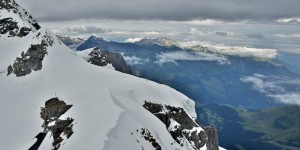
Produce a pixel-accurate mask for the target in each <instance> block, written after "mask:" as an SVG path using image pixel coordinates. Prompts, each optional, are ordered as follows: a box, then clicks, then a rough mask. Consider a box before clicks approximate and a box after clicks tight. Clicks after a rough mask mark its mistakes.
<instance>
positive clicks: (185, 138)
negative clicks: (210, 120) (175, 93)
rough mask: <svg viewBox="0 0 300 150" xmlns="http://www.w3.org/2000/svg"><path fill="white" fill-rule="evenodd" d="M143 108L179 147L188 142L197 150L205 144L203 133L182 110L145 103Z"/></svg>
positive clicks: (205, 137) (205, 138)
mask: <svg viewBox="0 0 300 150" xmlns="http://www.w3.org/2000/svg"><path fill="white" fill-rule="evenodd" d="M143 106H144V108H145V109H147V110H148V111H150V112H151V113H152V114H153V115H155V116H156V117H157V118H159V119H160V120H161V121H162V122H163V123H164V124H165V125H166V128H167V129H168V131H169V133H170V134H171V136H172V137H173V139H174V140H175V141H176V142H177V143H178V144H180V145H181V146H183V145H186V142H189V144H190V145H191V146H192V147H193V148H194V149H195V150H198V149H200V148H201V147H203V146H204V145H205V144H206V143H207V140H208V138H207V135H206V134H205V131H204V130H202V128H201V127H200V126H199V125H198V124H197V123H196V122H195V121H194V120H192V119H191V118H190V117H189V116H188V114H187V113H186V112H185V111H184V110H183V108H177V107H172V106H168V105H161V104H155V103H151V102H145V104H144V105H143Z"/></svg>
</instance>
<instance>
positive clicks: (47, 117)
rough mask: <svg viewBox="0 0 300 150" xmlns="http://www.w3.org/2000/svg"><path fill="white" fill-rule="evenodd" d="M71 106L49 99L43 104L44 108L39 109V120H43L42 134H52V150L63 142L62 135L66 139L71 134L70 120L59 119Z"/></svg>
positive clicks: (56, 149) (56, 99) (71, 121)
mask: <svg viewBox="0 0 300 150" xmlns="http://www.w3.org/2000/svg"><path fill="white" fill-rule="evenodd" d="M71 107H72V105H67V104H66V103H65V102H64V101H61V100H59V99H58V98H56V97H55V98H51V99H49V100H48V101H46V103H45V107H42V108H41V113H40V115H41V118H42V119H43V120H44V124H43V125H42V127H43V128H44V132H47V131H50V132H52V134H53V143H52V145H53V150H58V149H59V147H60V145H61V144H60V143H61V142H62V141H63V140H64V139H63V137H62V134H63V135H64V136H66V137H67V138H69V137H71V135H72V134H73V124H72V123H73V121H74V119H72V118H69V117H68V118H66V119H59V118H60V117H61V115H63V114H64V113H65V112H67V111H68V110H69V109H70V108H71Z"/></svg>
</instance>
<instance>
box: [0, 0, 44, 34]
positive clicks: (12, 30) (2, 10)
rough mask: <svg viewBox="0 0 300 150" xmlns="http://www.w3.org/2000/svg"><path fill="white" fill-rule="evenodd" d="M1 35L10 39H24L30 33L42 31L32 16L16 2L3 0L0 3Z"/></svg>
mask: <svg viewBox="0 0 300 150" xmlns="http://www.w3.org/2000/svg"><path fill="white" fill-rule="evenodd" d="M0 17H1V20H0V34H1V36H2V35H7V36H9V37H14V36H17V37H23V36H26V35H27V34H28V33H29V32H30V31H36V30H38V29H40V28H41V27H40V25H39V24H38V23H37V21H36V20H34V19H33V18H32V16H31V15H30V14H29V13H28V12H27V11H26V10H25V9H23V8H21V7H20V6H19V5H18V4H17V3H16V2H15V1H14V0H2V2H1V3H0Z"/></svg>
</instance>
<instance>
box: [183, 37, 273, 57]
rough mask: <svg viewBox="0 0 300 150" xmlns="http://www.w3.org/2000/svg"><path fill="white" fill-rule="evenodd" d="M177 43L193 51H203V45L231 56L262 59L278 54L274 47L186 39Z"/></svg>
mask: <svg viewBox="0 0 300 150" xmlns="http://www.w3.org/2000/svg"><path fill="white" fill-rule="evenodd" d="M178 43H179V45H180V46H181V47H183V48H192V49H194V50H195V51H203V49H202V48H201V49H199V46H200V47H205V50H207V51H210V52H213V53H218V54H223V55H231V56H239V57H256V58H263V59H272V58H275V57H276V56H277V54H278V52H277V50H276V49H262V48H249V47H239V46H228V45H221V44H218V45H212V44H210V43H203V42H199V41H187V42H178Z"/></svg>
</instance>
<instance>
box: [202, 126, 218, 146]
mask: <svg viewBox="0 0 300 150" xmlns="http://www.w3.org/2000/svg"><path fill="white" fill-rule="evenodd" d="M203 129H204V131H205V133H206V135H207V136H208V141H207V143H206V146H207V149H208V150H219V140H218V131H217V128H213V127H203Z"/></svg>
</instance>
